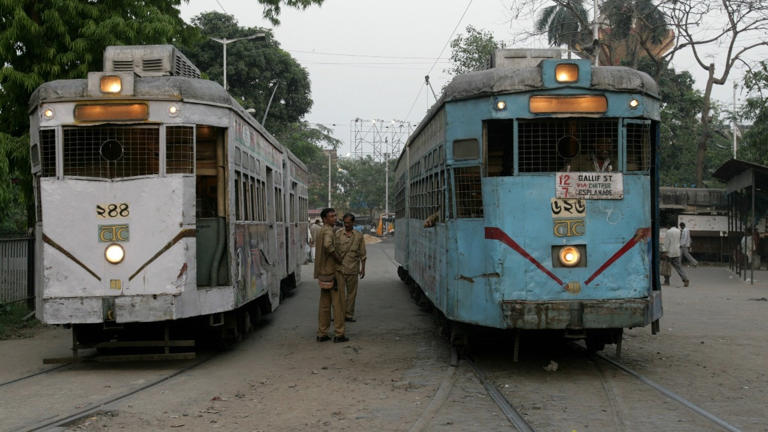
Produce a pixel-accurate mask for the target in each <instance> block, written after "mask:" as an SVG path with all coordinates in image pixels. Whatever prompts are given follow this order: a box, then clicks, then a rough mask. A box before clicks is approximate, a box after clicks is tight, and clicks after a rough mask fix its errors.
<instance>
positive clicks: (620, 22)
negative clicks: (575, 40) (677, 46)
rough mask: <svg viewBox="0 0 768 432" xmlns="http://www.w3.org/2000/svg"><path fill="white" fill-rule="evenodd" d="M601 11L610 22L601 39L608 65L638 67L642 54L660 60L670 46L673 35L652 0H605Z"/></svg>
mask: <svg viewBox="0 0 768 432" xmlns="http://www.w3.org/2000/svg"><path fill="white" fill-rule="evenodd" d="M600 13H601V15H602V17H603V21H604V22H605V23H607V26H606V27H605V28H603V29H602V31H601V35H600V42H601V44H602V45H604V46H605V49H604V50H603V52H604V53H606V54H607V57H608V58H607V59H606V60H607V62H606V63H608V64H620V63H625V64H629V65H631V66H632V67H635V68H636V67H637V64H638V62H639V60H640V58H641V57H650V58H652V59H653V60H654V61H657V60H658V58H660V57H661V55H662V54H663V53H664V52H665V51H666V50H667V49H669V47H671V45H669V44H671V43H672V42H673V37H674V34H673V33H672V31H671V30H670V28H669V25H667V21H666V18H665V16H664V14H663V13H662V12H661V11H660V10H659V9H658V7H656V5H654V4H653V1H652V0H605V1H604V2H603V4H602V5H601V7H600Z"/></svg>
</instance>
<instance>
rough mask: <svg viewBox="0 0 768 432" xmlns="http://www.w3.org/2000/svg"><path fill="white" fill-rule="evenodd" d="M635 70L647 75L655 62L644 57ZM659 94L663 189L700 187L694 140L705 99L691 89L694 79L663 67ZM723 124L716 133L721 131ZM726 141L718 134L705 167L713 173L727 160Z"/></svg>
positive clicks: (699, 124) (698, 130) (654, 65)
mask: <svg viewBox="0 0 768 432" xmlns="http://www.w3.org/2000/svg"><path fill="white" fill-rule="evenodd" d="M638 68H639V69H640V70H642V71H645V72H646V73H649V72H650V71H653V70H655V68H656V64H655V61H654V60H652V59H650V58H648V57H644V58H642V59H641V60H640V62H639V64H638ZM658 83H659V92H660V94H661V101H662V103H661V122H660V123H661V145H660V147H661V150H660V153H661V154H660V158H661V166H660V167H659V171H660V177H661V185H662V186H683V185H685V186H693V185H696V186H699V187H701V186H703V184H701V183H697V182H696V175H695V173H696V170H695V167H696V145H697V144H696V143H697V142H696V137H697V136H698V135H699V133H700V131H701V127H702V126H701V122H700V121H699V118H698V115H699V112H700V111H701V107H702V106H703V105H704V97H703V95H702V94H701V92H700V91H699V90H696V89H695V88H694V80H693V76H691V74H690V73H689V72H687V71H683V72H676V71H675V70H674V69H673V68H669V67H668V68H665V69H664V70H663V71H662V72H661V73H660V74H659V79H658ZM725 129H726V127H725V125H724V124H719V125H718V130H720V131H724V130H725ZM727 144H728V143H727V138H726V137H724V136H722V135H718V139H717V141H716V145H715V146H713V150H712V151H711V152H710V153H709V154H708V155H707V159H706V165H705V166H706V167H707V170H708V171H714V170H715V169H716V168H717V167H719V166H720V165H722V163H723V162H725V161H726V160H727V159H728V157H729V156H728V151H727Z"/></svg>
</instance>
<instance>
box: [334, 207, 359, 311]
mask: <svg viewBox="0 0 768 432" xmlns="http://www.w3.org/2000/svg"><path fill="white" fill-rule="evenodd" d="M354 224H355V216H354V215H353V214H351V213H347V214H345V215H344V229H343V230H338V231H336V250H337V251H338V252H339V255H341V265H340V266H339V272H340V273H341V274H340V277H341V279H343V281H344V283H343V286H344V287H345V288H346V289H345V291H346V292H345V294H346V297H347V301H346V308H345V311H346V316H345V319H346V321H351V322H355V298H356V297H357V276H358V274H359V275H360V279H362V278H364V277H365V258H366V257H365V239H364V238H363V234H361V233H360V231H355V230H354Z"/></svg>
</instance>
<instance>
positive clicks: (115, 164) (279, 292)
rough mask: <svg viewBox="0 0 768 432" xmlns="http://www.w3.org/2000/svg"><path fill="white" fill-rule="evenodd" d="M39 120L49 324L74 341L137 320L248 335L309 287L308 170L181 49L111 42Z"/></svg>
mask: <svg viewBox="0 0 768 432" xmlns="http://www.w3.org/2000/svg"><path fill="white" fill-rule="evenodd" d="M29 112H30V151H31V161H32V163H31V165H32V171H33V173H34V178H35V182H34V183H35V198H36V207H37V223H36V228H35V232H36V239H37V246H36V251H35V252H36V253H35V256H36V263H35V265H36V280H35V286H36V299H37V307H36V310H37V317H38V319H40V320H41V321H43V322H45V323H48V324H71V325H73V328H74V329H75V344H76V345H77V343H78V342H80V343H82V342H83V340H85V339H89V340H98V339H99V338H100V337H102V336H103V335H104V331H105V329H115V328H117V329H125V328H128V327H130V326H134V327H138V326H139V324H136V323H155V325H157V324H162V326H164V328H166V334H165V338H166V339H168V332H167V328H168V326H169V325H171V324H172V325H173V328H175V329H179V328H184V327H195V328H197V329H199V326H200V325H203V326H207V327H209V328H214V327H219V328H222V329H228V330H230V333H234V334H237V333H238V332H241V331H242V330H243V329H244V328H246V329H247V328H248V326H249V323H248V321H249V318H250V321H255V320H258V318H259V317H260V315H261V313H268V312H271V311H273V310H275V309H276V308H277V307H278V306H279V305H280V301H281V299H282V297H283V294H284V293H285V292H286V291H287V290H290V289H291V288H293V287H295V286H296V283H297V282H298V281H299V276H300V269H299V268H300V265H302V264H303V263H304V261H305V255H304V245H305V244H306V241H307V239H306V235H307V234H306V233H307V225H306V224H307V204H308V199H307V185H308V172H307V169H306V167H305V166H304V164H302V163H301V161H300V160H299V159H298V158H297V157H295V156H294V155H293V154H292V153H291V152H290V151H289V150H288V149H286V148H285V147H283V146H282V145H281V144H280V143H279V142H278V141H277V140H276V139H275V138H274V137H272V136H271V135H270V134H269V133H268V132H267V131H266V130H265V129H264V127H262V126H261V125H260V124H259V123H257V122H256V121H255V120H254V118H253V117H252V116H251V115H250V114H249V113H247V112H246V111H245V110H244V109H243V108H242V107H241V106H240V105H239V104H238V103H237V102H236V101H235V100H234V99H233V98H232V97H231V96H230V95H229V94H228V93H227V92H226V91H225V90H224V89H223V88H222V87H221V86H220V85H219V84H217V83H215V82H213V81H208V80H203V79H200V73H199V71H198V69H197V68H196V67H195V66H193V65H192V64H191V63H190V62H189V61H188V60H187V59H186V57H184V56H183V55H182V54H181V53H180V52H179V51H178V50H177V49H176V48H174V47H173V46H170V45H154V46H113V47H108V48H107V49H106V51H105V54H104V72H90V73H89V74H88V79H78V80H60V81H53V82H49V83H45V84H43V85H41V86H40V87H39V88H38V89H37V90H35V92H34V93H33V95H32V97H31V100H30V111H29ZM195 317H197V318H196V319H194V320H182V319H187V318H195ZM179 320H181V321H179ZM191 322H195V323H196V324H198V325H196V326H191V325H190V323H191ZM180 323H182V324H181V325H180ZM144 326H145V327H147V324H144ZM78 331H79V332H80V335H78ZM195 331H197V330H195ZM78 339H81V340H79V341H78Z"/></svg>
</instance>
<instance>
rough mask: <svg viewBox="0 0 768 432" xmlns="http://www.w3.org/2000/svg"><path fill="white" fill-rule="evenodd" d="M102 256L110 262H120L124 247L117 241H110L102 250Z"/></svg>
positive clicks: (123, 254)
mask: <svg viewBox="0 0 768 432" xmlns="http://www.w3.org/2000/svg"><path fill="white" fill-rule="evenodd" d="M104 258H106V259H107V261H109V262H110V263H112V264H120V262H122V261H123V258H125V249H123V247H122V246H120V245H119V244H117V243H112V244H111V245H109V246H107V248H106V249H105V250H104Z"/></svg>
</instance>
